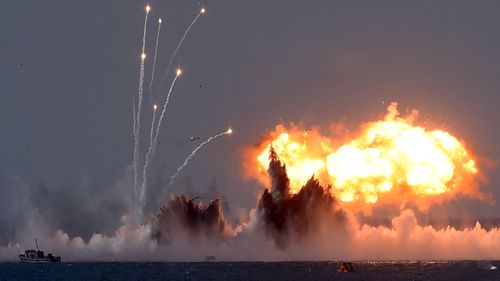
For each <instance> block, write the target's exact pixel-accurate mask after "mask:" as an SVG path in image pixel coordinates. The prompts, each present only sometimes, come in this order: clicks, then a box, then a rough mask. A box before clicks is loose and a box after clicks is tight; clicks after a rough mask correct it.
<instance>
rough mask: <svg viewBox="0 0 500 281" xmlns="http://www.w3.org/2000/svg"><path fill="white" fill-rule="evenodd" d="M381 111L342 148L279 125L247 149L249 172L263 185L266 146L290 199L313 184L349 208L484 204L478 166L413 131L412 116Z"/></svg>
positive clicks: (456, 149) (444, 141)
mask: <svg viewBox="0 0 500 281" xmlns="http://www.w3.org/2000/svg"><path fill="white" fill-rule="evenodd" d="M387 110H388V112H387V114H386V115H385V117H384V118H382V119H381V120H378V121H374V122H370V123H368V124H366V125H365V126H363V127H362V129H361V131H360V132H359V134H357V135H356V136H355V137H353V138H351V139H347V140H343V141H341V142H340V141H339V140H335V139H334V138H333V137H328V136H324V135H322V134H321V133H320V132H319V130H318V129H311V130H303V129H300V128H298V127H296V126H292V128H290V129H287V128H285V126H283V125H278V126H277V127H276V130H275V131H274V132H271V133H269V135H268V137H267V138H266V140H265V141H264V142H263V143H261V145H259V146H258V147H257V148H254V149H252V151H251V153H250V155H252V156H251V158H253V159H251V160H250V162H252V161H253V164H250V165H247V170H248V168H249V169H251V170H250V171H247V172H248V173H249V174H250V175H251V176H253V177H256V178H257V179H259V180H260V181H262V182H263V183H266V182H267V179H266V173H267V172H266V171H267V166H268V162H269V160H268V158H269V149H270V147H271V145H272V146H273V148H274V150H275V151H276V153H277V154H278V155H279V157H280V159H281V160H282V161H283V162H284V163H285V164H286V167H287V172H288V176H289V179H290V185H291V191H292V192H295V193H296V192H298V191H299V190H300V188H301V187H302V186H303V185H304V184H305V183H306V182H307V180H309V179H310V178H311V177H312V176H315V177H317V178H319V179H320V180H322V181H326V182H327V183H330V184H331V185H332V192H334V193H335V196H336V197H337V198H338V199H339V200H340V201H342V202H344V203H349V204H358V205H359V204H365V205H367V204H368V205H369V204H375V203H378V202H380V201H384V202H387V201H393V202H394V201H398V202H402V201H417V202H418V201H421V202H427V203H426V204H425V203H424V205H426V206H427V207H428V206H429V204H430V202H429V200H426V199H430V198H433V199H437V200H438V201H439V200H442V199H444V198H449V197H452V196H455V195H456V194H459V193H461V194H465V195H468V196H470V197H473V198H479V199H484V198H483V197H484V195H483V194H481V193H480V192H479V191H478V189H477V184H474V178H476V176H477V174H478V172H479V171H478V167H477V164H476V160H475V159H474V157H473V155H472V153H470V152H469V151H468V150H467V148H466V146H465V144H464V143H463V142H462V141H460V140H459V139H458V138H457V137H455V136H453V135H451V134H450V133H448V132H446V131H443V130H427V129H426V128H424V127H421V126H417V125H414V120H415V118H416V117H417V114H418V112H417V111H415V110H414V111H412V113H411V114H409V115H408V116H405V117H402V116H400V114H399V112H398V109H397V104H396V103H392V104H391V105H390V106H389V107H388V108H387ZM413 199H414V200H413ZM422 208H426V207H425V206H422Z"/></svg>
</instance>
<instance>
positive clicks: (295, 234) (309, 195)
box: [258, 147, 345, 249]
mask: <svg viewBox="0 0 500 281" xmlns="http://www.w3.org/2000/svg"><path fill="white" fill-rule="evenodd" d="M269 160H270V163H269V168H268V173H269V177H270V178H271V191H269V190H268V189H265V190H264V193H263V194H262V196H261V198H260V200H259V203H258V215H259V221H260V224H261V227H263V228H264V229H265V231H266V233H267V234H268V235H269V236H271V237H272V238H273V239H274V242H275V243H276V245H277V246H278V247H279V248H281V249H284V248H286V247H287V245H288V244H289V243H290V241H291V240H293V239H304V238H307V236H308V234H310V233H313V232H314V231H315V230H318V229H319V227H320V225H321V224H322V223H326V224H329V226H333V227H336V226H339V225H341V222H342V221H343V220H344V219H345V215H344V213H343V211H341V210H339V209H338V208H336V206H335V205H336V201H335V198H334V197H333V196H332V195H331V193H330V189H331V186H328V187H327V188H324V187H322V186H321V185H320V184H319V181H318V180H317V179H314V176H313V177H311V179H310V180H309V181H308V182H307V183H306V185H304V186H303V187H302V188H301V189H300V191H299V192H298V193H297V194H291V193H290V180H289V178H288V175H287V172H286V165H285V164H282V163H281V161H280V160H279V157H278V155H277V154H276V152H275V151H274V149H273V148H272V147H271V149H270V153H269Z"/></svg>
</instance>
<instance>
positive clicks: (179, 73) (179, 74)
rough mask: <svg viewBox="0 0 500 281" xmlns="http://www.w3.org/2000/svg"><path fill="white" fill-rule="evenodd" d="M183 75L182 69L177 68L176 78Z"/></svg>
mask: <svg viewBox="0 0 500 281" xmlns="http://www.w3.org/2000/svg"><path fill="white" fill-rule="evenodd" d="M181 74H182V69H180V68H177V71H176V72H175V75H176V76H181Z"/></svg>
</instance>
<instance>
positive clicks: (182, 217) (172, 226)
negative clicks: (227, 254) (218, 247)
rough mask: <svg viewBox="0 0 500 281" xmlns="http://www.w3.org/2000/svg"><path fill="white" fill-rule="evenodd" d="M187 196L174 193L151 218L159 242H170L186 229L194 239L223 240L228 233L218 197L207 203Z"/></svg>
mask: <svg viewBox="0 0 500 281" xmlns="http://www.w3.org/2000/svg"><path fill="white" fill-rule="evenodd" d="M195 200H196V198H195V199H188V198H187V197H186V196H184V195H180V196H173V197H172V198H171V199H170V201H169V202H168V203H167V205H166V206H163V207H161V208H160V210H159V211H158V213H157V214H156V216H155V218H154V219H153V221H152V225H153V237H154V238H155V239H156V240H157V241H158V243H160V244H170V243H171V242H172V241H173V239H174V236H175V234H176V233H179V232H187V233H188V234H189V235H190V236H191V237H192V238H201V237H203V238H206V239H208V240H214V241H216V242H217V241H221V240H223V239H224V238H225V237H226V236H228V234H229V229H228V224H227V223H226V220H225V219H224V211H223V209H222V204H221V201H220V200H219V199H215V200H213V201H210V202H209V203H208V204H207V205H205V204H203V203H196V202H195Z"/></svg>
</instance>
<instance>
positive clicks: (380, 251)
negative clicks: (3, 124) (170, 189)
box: [0, 150, 500, 260]
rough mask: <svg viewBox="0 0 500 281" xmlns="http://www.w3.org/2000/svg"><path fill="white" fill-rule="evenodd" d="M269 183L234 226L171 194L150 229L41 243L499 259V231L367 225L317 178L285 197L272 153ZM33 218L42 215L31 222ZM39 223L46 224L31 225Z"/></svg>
mask: <svg viewBox="0 0 500 281" xmlns="http://www.w3.org/2000/svg"><path fill="white" fill-rule="evenodd" d="M268 173H269V177H270V181H271V186H270V188H269V189H265V190H264V191H263V193H262V194H261V195H260V196H259V198H257V202H256V208H255V209H253V210H251V211H250V214H249V216H248V219H247V220H246V221H243V222H242V223H240V224H238V225H231V223H229V222H228V221H227V220H226V218H225V215H224V210H223V208H222V204H221V201H220V200H219V199H214V200H212V201H210V202H208V203H207V204H204V203H201V202H198V199H197V198H191V199H190V198H188V197H186V196H185V195H177V196H172V197H171V198H170V200H168V202H167V203H166V204H165V206H162V207H161V208H160V209H159V210H158V212H157V213H156V215H155V216H154V217H153V218H151V219H150V221H149V222H148V223H145V224H143V225H138V224H136V223H135V220H131V219H130V218H129V217H127V216H123V217H122V220H121V226H120V227H118V229H117V230H116V231H115V233H114V234H112V235H103V234H97V233H95V234H93V235H92V236H91V237H90V238H88V239H83V238H82V237H79V236H76V237H70V236H69V235H68V234H67V233H65V232H64V231H63V230H57V231H56V232H55V233H53V234H52V235H51V234H49V232H46V233H45V235H44V236H42V237H39V238H40V241H41V244H42V245H43V247H44V248H45V249H46V250H50V251H51V252H55V253H57V254H61V255H62V256H63V257H64V259H65V260H200V259H203V258H204V256H205V255H214V256H216V257H217V258H218V259H221V260H248V259H252V260H290V259H293V260H297V259H298V260H338V259H494V258H500V256H499V253H500V229H498V228H491V229H490V230H486V229H484V228H483V227H482V226H481V225H480V224H479V223H477V224H476V225H475V226H474V227H472V228H466V229H463V230H457V229H455V228H453V227H451V226H449V227H446V228H443V229H440V230H437V229H435V228H434V227H432V226H422V225H420V224H419V223H418V221H417V218H416V215H415V213H414V211H413V210H411V209H401V210H400V213H399V215H397V216H395V217H393V218H392V220H391V222H390V225H389V226H370V225H368V224H366V223H363V222H362V221H359V219H358V218H357V217H356V216H355V213H353V212H351V211H348V210H345V209H344V210H343V209H342V208H341V205H340V204H339V203H340V202H338V201H337V200H336V199H335V197H334V196H333V195H332V193H331V192H330V190H331V187H329V186H327V187H323V186H322V185H321V184H320V182H319V181H318V180H317V179H314V178H311V179H310V180H309V181H308V182H307V183H306V184H305V185H304V186H303V187H302V188H300V189H299V191H298V192H296V193H294V194H292V193H291V192H290V189H291V187H290V181H289V179H288V175H287V170H286V166H285V163H282V162H281V160H280V159H279V155H277V154H276V152H275V151H274V150H271V151H270V159H269V166H268ZM32 217H33V218H36V217H39V216H32ZM33 223H39V224H43V223H44V222H43V221H38V222H33ZM21 242H22V243H21V244H20V243H16V242H11V243H9V244H7V245H4V246H3V247H1V248H0V258H2V259H4V260H14V259H15V258H16V256H17V254H19V253H20V252H21V251H23V250H24V248H30V243H31V241H29V239H24V240H23V241H21Z"/></svg>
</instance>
